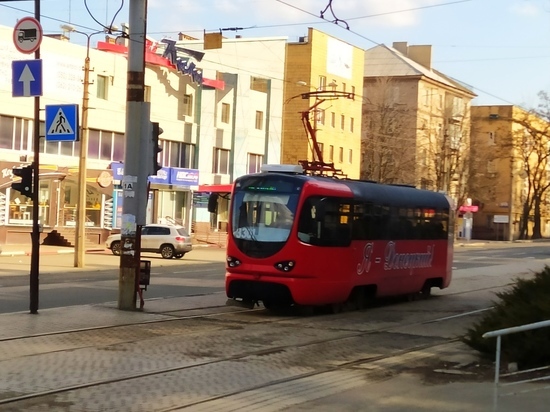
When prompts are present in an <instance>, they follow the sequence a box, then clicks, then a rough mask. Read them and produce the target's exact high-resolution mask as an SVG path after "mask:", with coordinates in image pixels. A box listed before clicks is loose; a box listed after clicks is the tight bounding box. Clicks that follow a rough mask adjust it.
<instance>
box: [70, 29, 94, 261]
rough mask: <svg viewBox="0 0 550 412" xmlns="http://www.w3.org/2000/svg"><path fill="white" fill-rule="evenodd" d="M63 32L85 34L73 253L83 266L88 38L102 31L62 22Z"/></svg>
mask: <svg viewBox="0 0 550 412" xmlns="http://www.w3.org/2000/svg"><path fill="white" fill-rule="evenodd" d="M61 29H63V31H64V32H69V33H72V32H74V33H78V34H83V35H84V36H86V59H85V60H84V82H83V83H84V93H83V96H82V127H81V131H82V132H81V133H80V155H79V162H78V203H77V204H76V239H75V240H76V242H75V253H74V266H75V267H79V268H82V267H84V266H85V264H84V259H85V255H86V254H85V252H86V231H85V229H86V171H87V166H86V157H87V156H88V135H89V130H88V107H89V102H90V96H89V91H88V90H89V86H90V39H91V37H92V36H93V35H95V34H99V33H103V30H102V31H97V32H94V33H84V32H82V31H78V30H76V29H75V28H74V27H73V26H70V25H68V24H64V25H62V26H61Z"/></svg>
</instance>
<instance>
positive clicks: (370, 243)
mask: <svg viewBox="0 0 550 412" xmlns="http://www.w3.org/2000/svg"><path fill="white" fill-rule="evenodd" d="M296 168H300V166H286V167H285V166H281V165H278V166H277V165H275V166H271V167H270V168H266V169H267V170H263V171H262V173H257V174H252V175H246V176H242V177H240V178H238V179H236V181H235V184H234V187H233V194H232V199H231V206H230V212H229V230H228V246H227V262H226V277H225V287H226V294H227V297H228V298H230V299H233V300H236V301H240V302H242V303H246V304H249V305H250V304H255V303H259V302H262V303H263V305H264V306H265V307H266V308H272V307H285V306H290V305H300V306H324V305H332V306H333V307H337V306H338V305H341V304H344V303H351V304H353V306H357V307H362V305H363V303H364V302H365V301H366V300H367V299H371V298H374V297H382V296H393V295H415V294H425V295H429V293H430V290H431V288H432V287H438V288H441V289H442V288H446V287H448V286H449V284H450V282H451V275H452V274H451V264H452V256H453V239H454V236H453V227H454V225H453V217H454V211H453V206H452V201H451V200H450V199H449V198H448V197H447V196H446V195H444V194H441V193H436V192H431V191H427V190H420V189H416V188H414V187H411V186H404V185H385V184H380V183H375V182H370V181H359V180H350V179H336V178H334V177H324V176H311V175H305V174H303V173H300V172H299V171H298V170H297V169H296Z"/></svg>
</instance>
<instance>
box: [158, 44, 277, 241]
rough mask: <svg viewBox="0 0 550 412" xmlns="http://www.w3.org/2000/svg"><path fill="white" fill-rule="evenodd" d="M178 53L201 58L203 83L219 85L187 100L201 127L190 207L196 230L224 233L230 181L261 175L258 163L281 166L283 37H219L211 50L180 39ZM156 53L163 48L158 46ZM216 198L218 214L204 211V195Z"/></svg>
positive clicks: (205, 205) (205, 204)
mask: <svg viewBox="0 0 550 412" xmlns="http://www.w3.org/2000/svg"><path fill="white" fill-rule="evenodd" d="M175 46H176V47H177V48H179V49H180V50H181V49H184V50H191V51H194V52H197V53H200V54H204V57H203V58H202V59H201V61H200V62H197V65H200V69H201V73H202V76H203V77H204V78H211V79H217V80H218V81H221V82H222V86H219V87H202V88H201V89H200V90H198V91H197V93H195V94H194V95H193V96H191V97H190V99H195V100H196V101H197V104H196V105H195V107H196V113H197V117H196V118H195V121H196V123H197V124H198V125H199V127H200V133H199V138H200V145H199V146H198V147H197V150H198V153H197V159H198V168H199V170H200V179H199V180H200V187H199V189H198V192H197V193H198V194H197V195H196V198H195V203H194V215H193V220H194V222H195V225H196V226H195V227H196V229H197V230H199V231H201V230H205V229H209V228H212V229H214V230H220V231H225V230H226V227H227V221H228V206H229V193H230V191H231V185H232V183H233V181H234V180H235V179H236V178H237V177H239V176H242V175H244V174H248V173H256V172H259V171H260V167H261V165H262V164H266V163H277V164H278V163H280V161H281V128H282V102H283V77H284V61H285V47H286V37H264V38H242V37H240V36H237V37H236V38H232V39H230V38H224V37H222V36H221V35H220V36H219V43H218V44H217V45H215V46H214V47H215V48H210V47H211V45H209V44H208V42H206V47H207V48H206V49H205V41H204V39H201V40H199V39H192V38H191V37H190V36H180V40H178V41H177V42H176V43H175ZM159 50H160V51H161V52H162V51H165V50H166V47H165V46H163V45H162V44H160V45H159ZM208 193H217V194H218V195H219V197H218V201H217V210H216V212H215V213H210V212H209V211H208V209H207V202H206V201H205V198H206V197H205V194H208Z"/></svg>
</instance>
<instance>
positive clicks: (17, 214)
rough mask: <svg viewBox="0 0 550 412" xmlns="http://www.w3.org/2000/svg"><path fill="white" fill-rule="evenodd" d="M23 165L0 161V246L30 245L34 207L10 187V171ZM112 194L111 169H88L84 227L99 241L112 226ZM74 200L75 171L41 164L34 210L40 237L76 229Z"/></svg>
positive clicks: (11, 177) (26, 164)
mask: <svg viewBox="0 0 550 412" xmlns="http://www.w3.org/2000/svg"><path fill="white" fill-rule="evenodd" d="M24 166H28V163H14V162H0V170H1V171H2V173H1V175H0V243H28V242H30V236H29V233H30V232H31V231H32V225H33V213H34V207H35V205H34V204H33V202H32V199H31V198H30V197H27V196H25V195H23V194H21V193H20V192H19V191H17V190H14V189H12V188H11V184H12V183H13V182H14V176H13V168H14V167H24ZM112 193H113V178H112V172H111V170H94V169H90V170H87V173H86V222H85V225H86V228H87V229H88V228H90V230H93V229H95V231H96V232H97V233H96V235H97V236H95V237H96V238H97V240H98V242H101V240H102V238H104V237H105V236H104V235H105V234H107V232H109V231H110V229H111V227H112V202H113V201H112ZM77 199H78V169H70V168H67V167H61V166H57V165H40V167H39V189H38V205H37V206H36V207H38V223H39V225H40V227H41V230H42V234H41V237H42V238H44V237H46V236H47V235H48V233H49V232H51V231H52V230H53V228H57V229H60V230H61V228H64V227H69V228H70V227H75V226H76V207H77ZM101 231H102V232H105V233H101ZM93 237H94V236H92V238H93Z"/></svg>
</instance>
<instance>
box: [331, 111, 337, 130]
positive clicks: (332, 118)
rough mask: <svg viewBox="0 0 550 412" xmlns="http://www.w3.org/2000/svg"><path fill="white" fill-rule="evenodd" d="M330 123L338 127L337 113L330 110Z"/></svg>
mask: <svg viewBox="0 0 550 412" xmlns="http://www.w3.org/2000/svg"><path fill="white" fill-rule="evenodd" d="M330 125H331V126H332V127H336V113H334V112H330Z"/></svg>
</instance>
